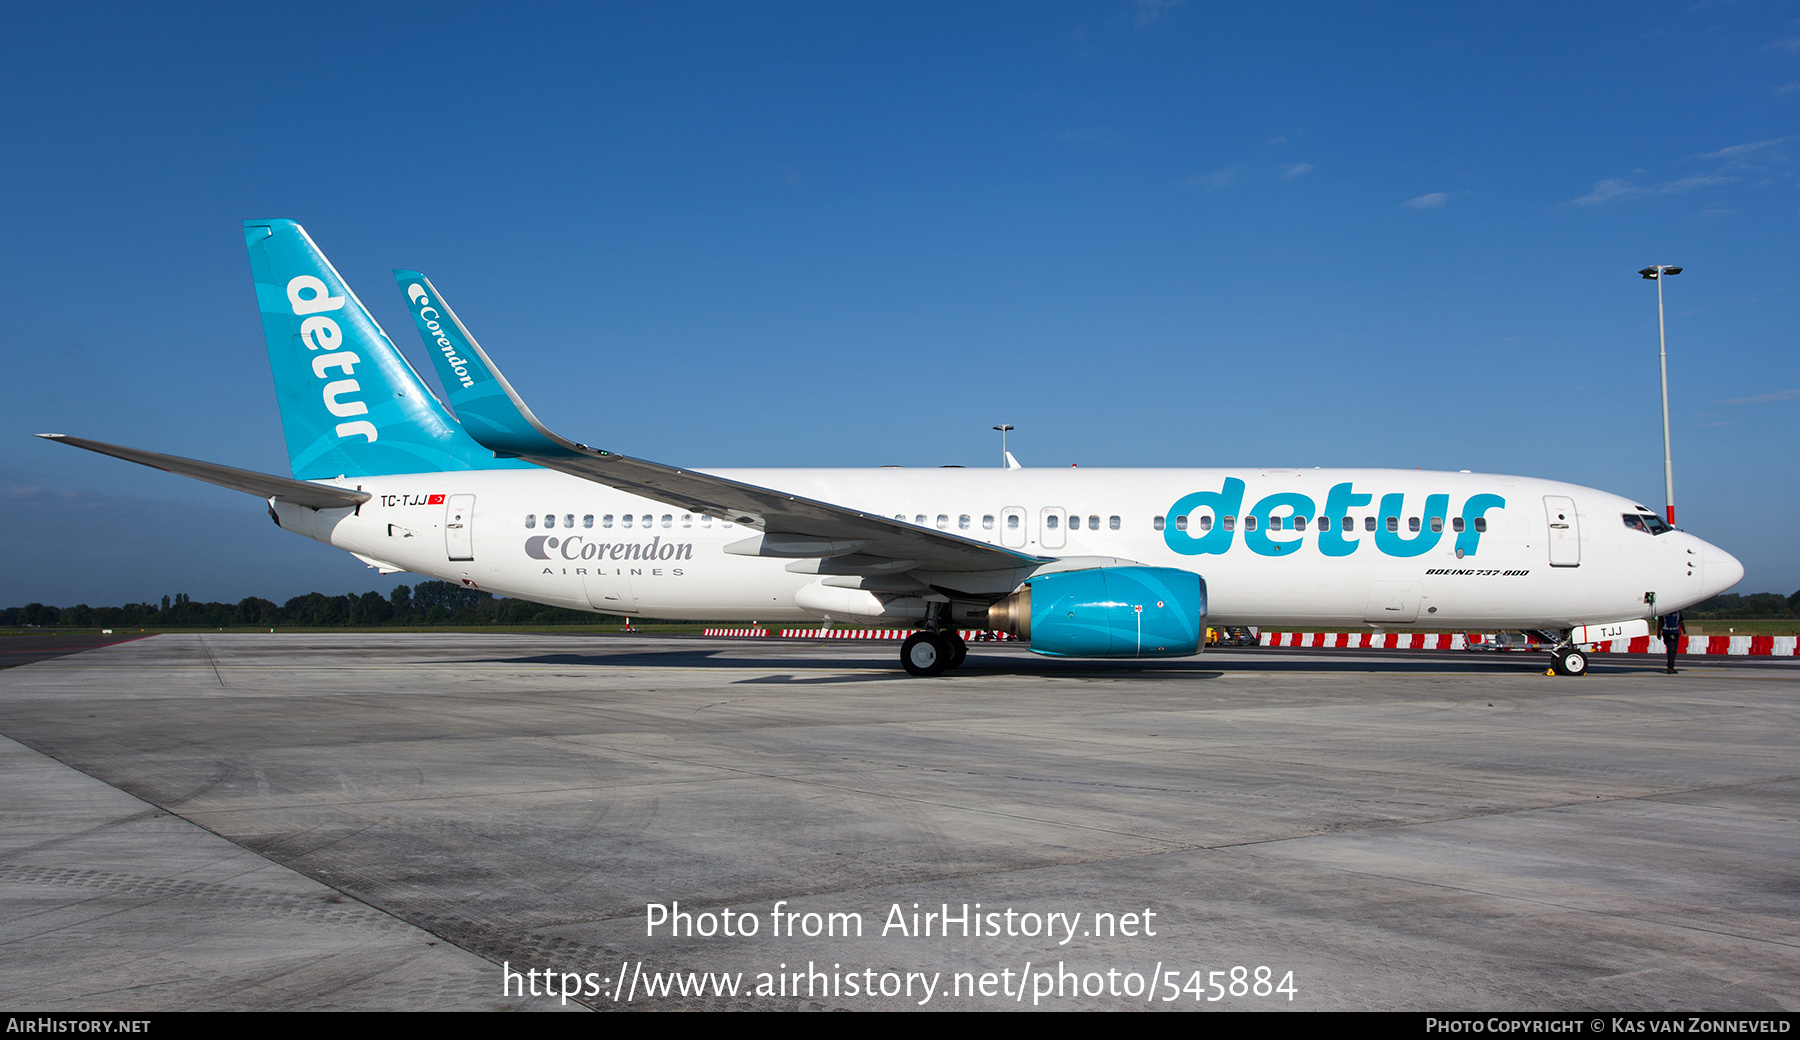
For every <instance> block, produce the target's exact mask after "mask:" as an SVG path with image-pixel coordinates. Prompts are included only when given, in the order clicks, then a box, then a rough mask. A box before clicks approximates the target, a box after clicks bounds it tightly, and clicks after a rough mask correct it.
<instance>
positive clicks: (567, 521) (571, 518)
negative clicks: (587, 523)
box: [563, 513, 575, 529]
mask: <svg viewBox="0 0 1800 1040" xmlns="http://www.w3.org/2000/svg"><path fill="white" fill-rule="evenodd" d="M563 526H564V527H567V528H571V529H573V528H574V526H575V514H574V513H567V514H564V516H563Z"/></svg>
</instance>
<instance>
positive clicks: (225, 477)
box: [38, 433, 374, 509]
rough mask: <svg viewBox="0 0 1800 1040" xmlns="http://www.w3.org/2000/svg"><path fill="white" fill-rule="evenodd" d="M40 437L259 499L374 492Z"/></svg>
mask: <svg viewBox="0 0 1800 1040" xmlns="http://www.w3.org/2000/svg"><path fill="white" fill-rule="evenodd" d="M38 436H39V437H42V438H44V439H45V440H49V441H55V442H57V443H58V444H68V445H71V446H73V447H77V448H86V449H87V450H88V451H96V452H99V453H100V454H102V455H111V456H112V457H113V458H115V459H124V460H125V461H127V462H135V463H137V464H138V465H140V466H149V467H150V468H151V469H160V470H162V471H163V472H165V473H177V474H180V475H181V476H184V477H193V478H194V479H195V480H204V481H206V482H207V483H208V484H217V485H219V486H220V487H228V488H230V489H232V490H233V491H243V492H246V493H248V494H252V495H255V496H256V497H258V498H278V499H280V500H282V501H283V502H292V503H294V504H295V505H299V506H308V507H310V508H313V509H343V508H346V507H350V506H357V505H361V504H362V503H364V502H367V501H368V500H369V499H370V498H373V497H374V496H373V495H370V494H369V493H368V492H367V491H352V490H350V489H349V488H340V487H332V486H331V485H329V484H312V483H308V482H307V481H304V480H295V479H293V478H292V477H277V476H273V475H271V474H268V473H258V472H256V471H255V470H249V469H238V468H236V467H234V466H221V465H219V464H218V463H216V462H201V461H199V460H198V459H184V458H182V457H181V456H179V455H163V454H161V453H159V452H154V451H144V450H142V449H139V448H123V447H120V446H119V445H117V444H106V443H103V442H101V441H90V440H83V439H82V438H80V437H70V436H68V435H66V434H61V433H40V434H38Z"/></svg>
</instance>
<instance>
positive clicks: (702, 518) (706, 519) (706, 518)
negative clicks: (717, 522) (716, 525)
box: [700, 513, 712, 527]
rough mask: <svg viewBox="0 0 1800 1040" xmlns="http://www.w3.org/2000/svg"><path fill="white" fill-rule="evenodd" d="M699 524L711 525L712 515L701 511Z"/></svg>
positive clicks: (702, 525) (703, 525)
mask: <svg viewBox="0 0 1800 1040" xmlns="http://www.w3.org/2000/svg"><path fill="white" fill-rule="evenodd" d="M700 526H701V527H711V526H712V517H711V516H708V515H707V514H705V513H701V514H700Z"/></svg>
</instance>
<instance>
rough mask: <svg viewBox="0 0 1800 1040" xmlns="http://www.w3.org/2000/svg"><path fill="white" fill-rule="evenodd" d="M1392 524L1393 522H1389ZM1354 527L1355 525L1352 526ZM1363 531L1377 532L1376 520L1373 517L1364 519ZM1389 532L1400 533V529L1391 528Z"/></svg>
mask: <svg viewBox="0 0 1800 1040" xmlns="http://www.w3.org/2000/svg"><path fill="white" fill-rule="evenodd" d="M1392 522H1393V521H1391V520H1390V521H1389V523H1392ZM1352 526H1354V525H1352ZM1363 530H1365V531H1373V530H1375V518H1374V517H1372V516H1365V517H1363ZM1388 530H1390V531H1398V530H1399V528H1398V527H1390V528H1388Z"/></svg>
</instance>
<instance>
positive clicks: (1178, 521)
mask: <svg viewBox="0 0 1800 1040" xmlns="http://www.w3.org/2000/svg"><path fill="white" fill-rule="evenodd" d="M1187 520H1188V518H1187V517H1185V516H1178V517H1176V518H1175V530H1177V531H1185V530H1187Z"/></svg>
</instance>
